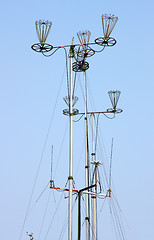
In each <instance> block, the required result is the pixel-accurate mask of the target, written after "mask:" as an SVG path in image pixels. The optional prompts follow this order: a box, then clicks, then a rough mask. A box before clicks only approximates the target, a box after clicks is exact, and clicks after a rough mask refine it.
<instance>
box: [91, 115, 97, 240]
mask: <svg viewBox="0 0 154 240" xmlns="http://www.w3.org/2000/svg"><path fill="white" fill-rule="evenodd" d="M92 148H93V152H92V159H93V185H95V184H96V174H97V173H96V167H95V134H94V114H92ZM94 193H96V187H95V188H94ZM92 199H93V240H96V195H94V196H92Z"/></svg>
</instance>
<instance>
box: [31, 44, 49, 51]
mask: <svg viewBox="0 0 154 240" xmlns="http://www.w3.org/2000/svg"><path fill="white" fill-rule="evenodd" d="M31 48H32V49H33V50H34V51H35V52H50V51H51V50H52V49H53V46H52V45H50V44H48V43H35V44H33V45H32V46H31Z"/></svg>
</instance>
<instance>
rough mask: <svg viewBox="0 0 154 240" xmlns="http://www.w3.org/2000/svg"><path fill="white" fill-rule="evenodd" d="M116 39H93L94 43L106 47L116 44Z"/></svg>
mask: <svg viewBox="0 0 154 240" xmlns="http://www.w3.org/2000/svg"><path fill="white" fill-rule="evenodd" d="M116 42H117V41H116V40H115V39H114V38H112V37H108V38H105V37H99V38H96V39H95V43H96V44H98V45H100V46H108V47H112V46H114V45H115V44H116Z"/></svg>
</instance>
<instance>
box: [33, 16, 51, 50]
mask: <svg viewBox="0 0 154 240" xmlns="http://www.w3.org/2000/svg"><path fill="white" fill-rule="evenodd" d="M51 26H52V22H49V21H48V20H47V21H44V20H43V21H41V20H39V21H36V22H35V27H36V33H37V37H38V40H39V43H36V44H34V45H32V49H33V50H34V51H36V52H49V51H51V50H52V49H53V46H52V45H50V44H47V43H45V42H46V40H47V37H48V35H49V32H50V28H51Z"/></svg>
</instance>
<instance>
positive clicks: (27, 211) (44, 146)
mask: <svg viewBox="0 0 154 240" xmlns="http://www.w3.org/2000/svg"><path fill="white" fill-rule="evenodd" d="M63 79H64V74H63V77H62V80H61V83H60V86H59V89H58V94H57V98H56V102H55V105H54V109H53V112H52V115H51V119H50V122H49V127H48V130H47V134H46V138H45V141H44V145H43V149H42V153H41V157H40V161H39V165H38V168H37V172H36V176H35V179H34V184H33V187H32V192H31V195H30V199H29V202H28V206H27V210H26V214H25V218H24V221H23V225H22V229H21V233H20V237H19V240H21V237H22V234H23V230H24V226H25V223H26V220H27V216H28V213H29V209H30V205H31V201H32V197H33V193H34V189H35V186H36V181H37V178H38V174H39V170H40V167H41V163H42V159H43V156H44V152H45V148H46V144H47V140H48V137H49V132H50V129H51V124H52V121H53V118H54V113H55V110H56V106H57V102H58V98H59V94H60V90H61V86H62V82H63Z"/></svg>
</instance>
